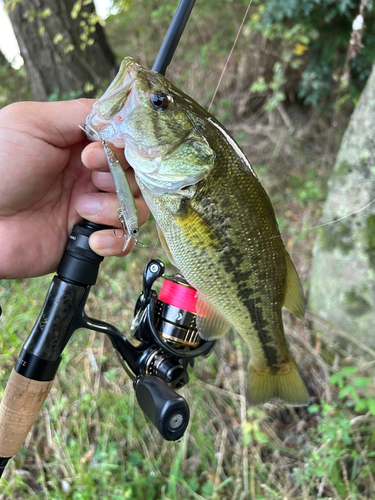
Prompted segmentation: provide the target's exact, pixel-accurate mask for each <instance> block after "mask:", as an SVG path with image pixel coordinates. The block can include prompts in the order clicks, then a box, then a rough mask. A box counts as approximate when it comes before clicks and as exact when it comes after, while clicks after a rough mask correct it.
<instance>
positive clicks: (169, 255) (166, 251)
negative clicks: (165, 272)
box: [156, 224, 177, 267]
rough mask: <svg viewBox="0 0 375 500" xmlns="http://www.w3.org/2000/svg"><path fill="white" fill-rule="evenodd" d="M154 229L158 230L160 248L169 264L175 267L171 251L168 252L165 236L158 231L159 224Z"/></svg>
mask: <svg viewBox="0 0 375 500" xmlns="http://www.w3.org/2000/svg"><path fill="white" fill-rule="evenodd" d="M156 229H157V230H158V236H159V239H160V243H161V246H162V247H163V250H164V252H165V253H166V254H167V257H168V259H169V261H170V263H171V264H172V266H175V267H177V266H176V264H175V262H174V260H173V257H172V254H171V251H170V250H169V246H168V243H167V240H166V239H165V236H164V234H163V231H162V230H161V229H160V227H159V224H156Z"/></svg>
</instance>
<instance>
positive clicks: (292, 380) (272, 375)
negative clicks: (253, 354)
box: [246, 355, 310, 406]
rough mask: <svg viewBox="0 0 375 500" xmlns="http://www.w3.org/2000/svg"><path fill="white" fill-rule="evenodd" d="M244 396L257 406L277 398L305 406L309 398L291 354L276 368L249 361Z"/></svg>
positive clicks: (294, 404)
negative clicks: (285, 361) (286, 360)
mask: <svg viewBox="0 0 375 500" xmlns="http://www.w3.org/2000/svg"><path fill="white" fill-rule="evenodd" d="M246 396H247V401H248V403H249V405H251V406H259V405H261V404H263V403H267V402H268V401H270V400H271V399H279V400H282V401H285V402H286V403H288V404H290V405H292V406H306V405H308V404H309V399H310V398H309V394H308V392H307V388H306V385H305V383H304V381H303V380H302V377H301V375H300V373H299V370H298V367H297V364H296V362H295V361H294V359H293V358H292V356H291V355H290V359H289V361H288V362H287V363H282V364H280V365H279V367H278V370H272V369H271V368H270V367H268V366H264V367H262V366H258V365H256V364H255V363H254V364H253V363H252V362H251V361H250V364H249V380H248V383H247V389H246Z"/></svg>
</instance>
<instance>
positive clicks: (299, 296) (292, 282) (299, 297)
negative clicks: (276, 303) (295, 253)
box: [283, 253, 306, 320]
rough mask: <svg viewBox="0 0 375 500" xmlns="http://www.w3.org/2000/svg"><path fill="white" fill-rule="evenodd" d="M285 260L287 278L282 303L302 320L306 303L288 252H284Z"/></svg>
mask: <svg viewBox="0 0 375 500" xmlns="http://www.w3.org/2000/svg"><path fill="white" fill-rule="evenodd" d="M285 260H286V267H287V279H286V291H285V298H284V304H283V305H284V307H285V308H286V309H288V311H290V312H291V313H293V314H294V315H295V316H297V318H299V319H301V320H303V318H304V316H305V308H306V304H305V297H304V295H303V289H302V285H301V281H300V279H299V276H298V274H297V271H296V268H295V267H294V264H293V262H292V260H291V258H290V256H289V254H288V253H286V256H285Z"/></svg>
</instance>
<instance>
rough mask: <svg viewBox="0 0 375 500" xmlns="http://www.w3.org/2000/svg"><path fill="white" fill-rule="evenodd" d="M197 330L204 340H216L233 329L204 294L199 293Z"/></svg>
mask: <svg viewBox="0 0 375 500" xmlns="http://www.w3.org/2000/svg"><path fill="white" fill-rule="evenodd" d="M196 308H197V329H198V333H199V335H200V336H201V337H202V339H203V340H215V339H218V338H220V337H222V336H223V335H225V334H226V333H227V332H228V331H229V330H230V329H231V327H232V325H231V323H229V321H228V320H227V319H226V318H224V316H223V315H222V314H220V313H219V311H218V310H217V309H215V308H214V307H213V306H212V305H211V304H210V303H209V302H208V300H207V299H206V297H205V296H204V295H203V293H202V292H200V291H197V305H196Z"/></svg>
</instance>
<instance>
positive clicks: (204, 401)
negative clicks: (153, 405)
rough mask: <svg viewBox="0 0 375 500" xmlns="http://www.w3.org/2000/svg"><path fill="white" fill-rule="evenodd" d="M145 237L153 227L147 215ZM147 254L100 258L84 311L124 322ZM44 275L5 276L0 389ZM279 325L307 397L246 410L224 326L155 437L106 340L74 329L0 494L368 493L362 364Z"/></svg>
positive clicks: (239, 355) (312, 335)
mask: <svg viewBox="0 0 375 500" xmlns="http://www.w3.org/2000/svg"><path fill="white" fill-rule="evenodd" d="M143 238H144V240H145V241H146V242H150V243H151V242H152V241H154V240H155V239H156V235H155V232H154V228H153V222H152V221H150V222H149V223H148V225H147V229H144V230H143ZM151 253H152V254H153V256H159V257H162V253H161V250H160V249H156V251H152V249H151V248H146V249H136V250H135V251H134V252H132V254H131V256H128V257H126V258H124V259H107V260H105V261H104V263H103V265H102V270H101V273H100V278H99V282H98V284H97V285H96V286H95V287H93V289H92V293H91V296H90V299H89V303H88V307H87V311H88V313H89V314H90V315H92V316H94V317H99V318H100V319H104V320H106V321H109V322H111V323H113V324H115V325H117V326H119V327H120V328H122V329H124V330H126V329H128V328H129V325H130V321H131V319H132V310H133V306H134V304H135V301H136V298H137V296H138V293H139V291H140V289H141V275H142V270H143V266H144V264H145V263H146V262H147V261H148V259H149V257H150V256H151ZM50 279H51V276H48V277H43V278H39V279H31V280H21V281H5V282H3V283H2V288H1V289H0V303H1V304H2V306H3V310H4V313H3V316H2V318H1V332H2V336H1V340H0V352H1V355H0V356H1V372H0V375H1V377H0V386H1V390H3V388H4V387H5V384H6V380H7V377H8V375H9V373H10V370H11V368H12V366H13V364H14V361H15V359H16V357H17V355H18V352H19V351H20V348H21V346H22V344H23V342H24V340H25V339H26V337H27V335H28V332H29V331H30V329H31V327H32V325H33V322H34V321H35V318H36V317H37V315H38V312H39V310H40V307H41V305H42V303H43V300H44V295H45V293H46V290H47V289H48V286H49V282H50ZM285 323H286V330H287V335H288V339H289V341H290V342H291V343H292V346H293V347H292V349H293V353H294V354H295V356H296V358H297V361H298V364H299V366H300V368H301V370H302V372H303V374H304V376H305V378H306V380H307V381H308V384H309V389H310V392H311V394H312V403H313V404H312V405H311V406H310V408H309V409H308V410H306V409H304V408H301V409H294V408H291V407H288V406H285V405H274V404H267V405H264V406H263V407H262V408H255V409H250V408H248V407H247V406H246V402H245V397H244V394H245V383H246V373H245V372H246V365H247V361H248V351H247V349H246V347H245V345H244V343H243V342H242V341H241V339H240V338H239V337H238V336H237V335H236V334H230V335H228V336H226V337H224V338H223V339H221V340H220V342H219V343H218V345H217V348H216V349H215V351H214V353H213V354H212V355H211V356H210V357H209V358H207V359H198V360H197V362H196V365H195V367H194V370H193V371H191V372H190V376H191V377H190V383H189V385H188V386H187V387H186V388H184V389H183V390H182V391H181V392H182V394H183V395H184V397H185V398H186V399H187V400H188V402H189V405H190V409H191V420H190V423H189V427H188V429H187V432H186V434H185V436H184V438H183V439H182V440H181V442H180V443H169V442H165V441H163V439H162V438H161V437H160V436H159V434H158V432H157V431H156V429H155V428H153V427H152V426H151V424H150V423H149V422H148V421H147V419H146V417H145V416H144V415H143V413H142V411H141V410H140V408H139V407H138V405H137V403H136V401H135V397H134V391H133V388H132V383H131V381H130V379H129V378H128V376H127V375H126V374H125V372H124V371H123V369H122V367H121V366H120V364H119V362H118V361H117V358H116V356H115V353H114V351H113V349H112V347H111V345H110V342H109V341H108V340H107V339H106V338H103V337H102V336H101V335H100V334H97V333H94V332H89V331H79V332H76V334H75V335H74V336H73V338H72V340H71V342H70V343H69V344H68V347H67V349H66V350H65V352H64V358H63V362H62V364H61V367H60V369H59V371H58V374H57V377H56V379H55V384H54V386H53V389H52V391H51V393H50V395H49V397H48V399H47V402H46V404H45V406H44V408H43V410H42V412H41V414H40V415H39V417H38V419H37V421H36V423H35V425H34V427H33V429H32V432H31V433H30V434H29V436H28V438H27V439H26V442H25V445H24V447H23V448H22V450H21V451H20V452H19V453H18V454H17V455H16V456H15V457H14V458H13V459H12V461H11V462H10V463H9V465H8V467H7V469H6V472H5V473H4V476H3V479H2V485H1V486H2V490H1V493H0V499H1V500H10V499H12V500H21V499H22V500H24V499H29V498H30V499H33V498H38V499H43V500H47V499H48V500H68V499H69V500H78V499H79V500H86V499H87V500H89V499H90V500H91V499H92V498H101V499H102V500H117V499H118V500H120V499H121V500H123V499H131V500H144V499H145V498H147V499H148V500H153V499H155V500H159V499H163V500H181V499H183V500H190V499H191V500H195V499H205V500H221V499H236V500H242V499H249V500H250V499H251V500H255V499H262V500H263V499H269V500H271V499H272V500H273V499H274V500H281V499H288V500H289V499H298V500H313V499H316V498H322V499H335V500H341V499H342V500H344V499H345V500H349V499H351V500H353V499H356V500H363V499H369V498H373V496H372V495H373V494H374V493H375V488H374V480H373V474H374V472H375V470H374V469H375V464H374V452H373V451H372V450H373V449H374V439H375V436H374V435H373V430H372V428H373V425H374V423H375V416H374V415H375V408H374V405H375V386H374V384H373V374H372V371H371V366H372V365H373V363H371V362H370V363H369V362H368V361H367V362H364V361H363V360H362V361H361V360H360V359H356V358H354V357H353V358H352V359H351V360H350V362H349V360H348V359H346V358H347V355H348V352H347V351H348V349H350V346H349V347H348V342H347V343H346V347H340V349H341V350H339V349H336V350H335V356H333V357H332V352H333V351H332V346H331V343H332V345H333V343H336V339H335V337H334V336H332V332H331V340H330V338H329V337H327V341H326V343H325V344H323V346H322V343H321V341H320V339H319V335H316V332H313V331H310V330H309V329H308V328H307V327H303V325H302V324H300V323H295V322H294V321H293V320H292V317H291V316H289V315H286V316H285ZM349 344H350V343H349ZM323 348H325V349H327V350H326V351H324V350H323ZM328 353H329V354H328ZM353 365H355V366H356V368H355V367H353ZM345 367H346V368H345ZM332 374H333V376H332V377H331V375H332ZM330 377H331V378H330ZM329 381H330V383H329ZM348 388H349V389H348Z"/></svg>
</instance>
